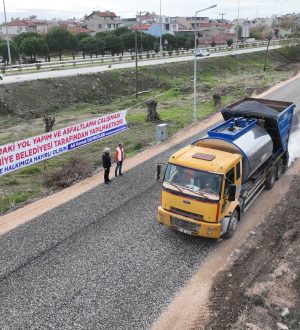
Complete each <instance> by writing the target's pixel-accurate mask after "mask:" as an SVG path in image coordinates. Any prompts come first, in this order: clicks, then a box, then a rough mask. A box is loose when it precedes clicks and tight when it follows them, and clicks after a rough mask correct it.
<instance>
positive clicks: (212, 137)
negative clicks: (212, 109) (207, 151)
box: [195, 118, 273, 182]
mask: <svg viewBox="0 0 300 330" xmlns="http://www.w3.org/2000/svg"><path fill="white" fill-rule="evenodd" d="M195 144H196V145H197V146H201V147H208V148H212V149H217V150H222V151H227V152H232V153H239V154H241V155H242V157H243V160H242V169H243V171H242V182H245V181H246V180H247V178H249V177H250V176H251V175H252V174H253V173H254V172H255V171H256V170H257V169H258V168H259V167H260V166H261V165H262V164H263V163H265V162H266V161H267V160H268V159H269V158H270V157H271V156H272V152H273V142H272V139H271V137H270V135H269V134H268V133H267V132H266V130H265V129H263V128H262V127H260V126H258V125H257V120H256V119H245V118H238V119H230V120H228V121H226V122H224V123H222V124H221V125H219V126H217V127H214V128H213V129H211V130H210V131H208V136H206V137H204V138H203V139H201V140H199V141H197V142H196V143H195Z"/></svg>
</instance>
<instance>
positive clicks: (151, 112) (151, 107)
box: [145, 100, 160, 121]
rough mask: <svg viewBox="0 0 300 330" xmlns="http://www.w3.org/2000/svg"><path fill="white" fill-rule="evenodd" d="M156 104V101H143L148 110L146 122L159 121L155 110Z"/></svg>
mask: <svg viewBox="0 0 300 330" xmlns="http://www.w3.org/2000/svg"><path fill="white" fill-rule="evenodd" d="M157 103H158V102H157V101H156V100H149V101H145V104H146V106H147V108H148V114H147V121H158V120H159V119H160V118H159V114H158V113H157V110H156V107H157Z"/></svg>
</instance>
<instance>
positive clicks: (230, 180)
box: [224, 168, 234, 196]
mask: <svg viewBox="0 0 300 330" xmlns="http://www.w3.org/2000/svg"><path fill="white" fill-rule="evenodd" d="M233 183H234V168H232V169H231V170H229V171H228V172H227V173H226V176H225V190H224V196H226V195H227V194H228V189H229V186H230V185H231V184H233Z"/></svg>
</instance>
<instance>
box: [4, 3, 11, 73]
mask: <svg viewBox="0 0 300 330" xmlns="http://www.w3.org/2000/svg"><path fill="white" fill-rule="evenodd" d="M3 10H4V21H5V30H6V43H7V53H8V62H9V66H10V71H12V66H11V54H10V44H9V35H8V29H7V19H6V10H5V1H4V0H3Z"/></svg>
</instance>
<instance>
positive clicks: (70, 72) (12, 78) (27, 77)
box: [0, 46, 280, 84]
mask: <svg viewBox="0 0 300 330" xmlns="http://www.w3.org/2000/svg"><path fill="white" fill-rule="evenodd" d="M276 48H280V46H271V47H270V49H276ZM265 49H266V47H258V48H249V49H238V50H232V51H230V52H229V51H226V52H220V53H212V54H211V55H210V56H211V57H223V56H229V55H234V54H242V53H253V52H258V51H262V50H265ZM203 59H204V58H203V57H198V58H197V60H198V61H200V60H203ZM192 60H194V56H183V57H172V58H167V57H166V58H162V59H156V60H144V61H139V63H138V65H139V66H149V65H158V64H164V63H175V62H185V61H192ZM133 67H135V62H130V63H116V64H112V65H111V67H109V66H108V65H97V66H90V67H85V68H76V69H65V70H55V71H45V72H36V73H26V74H16V75H8V76H4V78H3V80H1V81H0V84H12V83H19V82H23V81H31V80H37V79H48V78H58V77H71V76H76V75H80V74H92V73H97V72H103V71H107V70H116V69H124V68H133Z"/></svg>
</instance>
